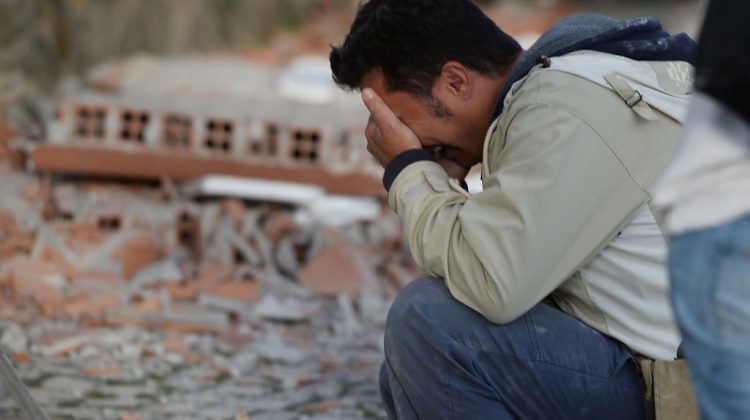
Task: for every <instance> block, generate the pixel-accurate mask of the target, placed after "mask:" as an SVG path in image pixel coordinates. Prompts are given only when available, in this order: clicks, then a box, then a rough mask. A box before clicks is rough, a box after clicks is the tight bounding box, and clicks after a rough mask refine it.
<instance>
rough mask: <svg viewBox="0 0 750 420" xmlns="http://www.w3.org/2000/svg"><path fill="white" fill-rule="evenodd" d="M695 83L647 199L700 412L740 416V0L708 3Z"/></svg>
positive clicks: (744, 240)
mask: <svg viewBox="0 0 750 420" xmlns="http://www.w3.org/2000/svg"><path fill="white" fill-rule="evenodd" d="M695 88H696V92H695V93H694V95H693V99H692V102H691V104H690V108H689V111H688V119H687V123H686V124H685V130H684V132H683V134H682V139H681V144H680V146H679V148H678V152H677V155H676V157H675V160H674V162H673V164H672V165H671V166H670V168H669V169H668V170H667V172H666V173H665V175H664V178H663V179H662V180H661V181H660V183H659V184H658V187H657V192H656V196H655V203H656V204H657V205H658V206H659V207H662V208H664V220H665V223H666V227H667V230H668V233H669V235H670V236H671V240H670V245H669V270H670V277H671V288H672V290H671V295H672V296H671V297H672V303H673V305H674V312H675V315H676V319H677V322H678V325H679V327H680V330H681V332H682V335H683V339H684V341H683V344H682V346H683V352H684V355H685V358H686V359H687V361H688V365H689V366H690V371H691V376H692V378H693V383H694V387H695V393H696V396H697V399H698V405H699V407H700V411H701V415H702V416H703V417H704V418H706V419H710V420H714V419H750V1H748V0H712V1H711V2H710V3H709V6H708V9H707V13H706V17H705V20H704V23H703V29H702V32H701V36H700V40H699V47H698V57H697V65H696V80H695Z"/></svg>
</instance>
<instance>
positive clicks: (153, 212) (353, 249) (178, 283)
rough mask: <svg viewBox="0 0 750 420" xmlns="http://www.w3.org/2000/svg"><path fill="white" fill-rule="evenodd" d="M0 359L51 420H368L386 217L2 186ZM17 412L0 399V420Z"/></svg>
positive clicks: (112, 191) (409, 268)
mask: <svg viewBox="0 0 750 420" xmlns="http://www.w3.org/2000/svg"><path fill="white" fill-rule="evenodd" d="M0 177H2V180H1V181H0V349H2V351H3V352H4V353H5V354H7V355H8V356H9V357H10V358H11V360H13V361H14V362H15V364H16V367H17V370H18V372H19V374H20V376H21V378H22V379H23V380H24V382H25V383H26V385H27V386H28V387H29V390H30V392H31V394H32V396H33V397H34V398H35V399H36V400H37V402H38V403H39V404H40V405H41V407H42V409H43V410H44V411H45V413H47V415H48V416H50V418H60V419H65V418H71V419H72V418H75V419H81V418H91V419H100V418H116V419H144V420H145V419H162V418H175V419H193V418H195V419H204V418H211V419H213V418H216V419H223V418H227V419H228V418H236V419H242V418H253V419H256V418H258V419H293V418H311V419H314V418H321V419H322V418H382V417H384V412H383V411H382V407H381V406H380V402H379V399H380V398H379V393H378V387H377V372H378V368H379V365H380V363H381V361H382V332H383V326H384V322H385V315H386V312H387V308H388V305H389V304H390V302H391V300H392V299H393V297H394V296H395V295H396V293H397V292H398V290H399V289H400V288H402V287H403V286H404V285H405V284H406V283H407V282H408V281H410V280H411V279H413V278H415V277H417V276H418V275H419V272H418V269H417V268H416V267H415V266H414V264H413V262H412V260H411V257H410V256H409V254H408V251H407V250H406V248H405V245H404V244H403V242H402V240H401V231H400V228H399V225H398V220H397V218H396V216H395V215H393V214H392V213H391V212H390V211H387V210H386V209H385V207H384V210H383V212H382V215H381V217H379V218H378V219H377V220H374V221H371V222H359V223H352V224H348V225H345V226H343V227H337V228H333V227H330V226H325V225H322V224H320V223H317V222H316V221H315V218H314V217H311V216H310V215H309V214H305V212H306V210H304V209H303V208H294V207H290V206H284V205H281V204H268V203H253V202H249V201H241V200H237V199H203V200H190V199H186V198H184V197H181V196H180V194H179V192H178V191H176V189H175V188H173V187H172V186H171V185H170V184H169V183H166V184H165V185H166V187H158V186H144V185H141V184H136V185H125V184H104V183H92V182H89V181H85V180H70V179H49V178H45V177H39V176H35V175H31V174H28V173H24V172H20V171H12V170H4V171H3V173H2V174H0ZM17 417H20V412H19V411H18V408H17V407H16V406H15V404H14V402H13V401H12V400H11V399H10V398H9V397H8V396H7V395H5V393H0V418H17Z"/></svg>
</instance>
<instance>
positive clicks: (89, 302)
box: [65, 293, 120, 319]
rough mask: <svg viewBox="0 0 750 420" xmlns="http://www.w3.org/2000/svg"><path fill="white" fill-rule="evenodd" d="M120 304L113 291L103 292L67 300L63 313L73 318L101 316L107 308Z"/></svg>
mask: <svg viewBox="0 0 750 420" xmlns="http://www.w3.org/2000/svg"><path fill="white" fill-rule="evenodd" d="M118 306H120V297H119V296H118V295H116V294H114V293H104V294H99V295H91V296H86V295H84V296H80V297H78V298H75V299H72V300H69V301H68V302H67V303H66V304H65V313H66V314H67V315H68V316H70V317H71V318H74V319H79V318H80V317H82V316H84V315H86V316H88V317H91V318H93V319H99V318H101V317H102V315H103V314H104V312H105V311H107V310H108V309H114V308H117V307H118Z"/></svg>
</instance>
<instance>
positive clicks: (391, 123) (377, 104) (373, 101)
mask: <svg viewBox="0 0 750 420" xmlns="http://www.w3.org/2000/svg"><path fill="white" fill-rule="evenodd" d="M362 102H364V103H365V106H366V107H367V109H368V110H369V111H370V116H371V117H372V119H373V120H374V121H375V124H377V125H378V127H379V128H380V129H381V130H382V129H388V128H390V127H395V126H396V125H397V124H398V123H399V122H400V121H399V119H398V118H397V117H396V114H394V113H393V111H391V109H390V108H388V105H386V104H385V102H383V100H382V99H380V96H378V94H377V93H375V91H374V90H372V89H370V88H364V89H362Z"/></svg>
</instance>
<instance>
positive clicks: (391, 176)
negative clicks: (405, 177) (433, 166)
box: [383, 149, 437, 190]
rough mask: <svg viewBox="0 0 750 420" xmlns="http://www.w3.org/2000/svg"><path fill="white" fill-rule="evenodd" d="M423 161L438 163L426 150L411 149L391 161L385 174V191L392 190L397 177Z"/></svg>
mask: <svg viewBox="0 0 750 420" xmlns="http://www.w3.org/2000/svg"><path fill="white" fill-rule="evenodd" d="M421 160H429V161H432V162H437V160H436V159H435V157H434V156H433V155H432V153H430V152H428V151H427V150H424V149H409V150H407V151H405V152H401V154H399V155H398V156H396V157H395V158H393V160H391V161H390V163H388V165H387V166H386V167H385V173H384V174H383V186H385V189H386V190H390V189H391V185H393V181H395V180H396V177H397V176H398V174H400V173H401V171H403V170H404V168H406V167H407V166H409V165H411V164H412V163H414V162H419V161H421Z"/></svg>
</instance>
